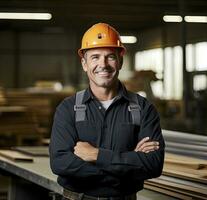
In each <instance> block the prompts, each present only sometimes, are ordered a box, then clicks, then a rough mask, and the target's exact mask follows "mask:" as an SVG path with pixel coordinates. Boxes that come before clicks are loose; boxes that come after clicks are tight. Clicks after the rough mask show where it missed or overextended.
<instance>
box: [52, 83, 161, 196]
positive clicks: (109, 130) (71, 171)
mask: <svg viewBox="0 0 207 200" xmlns="http://www.w3.org/2000/svg"><path fill="white" fill-rule="evenodd" d="M137 98H138V101H139V105H140V107H141V122H140V126H137V125H134V124H133V123H132V116H131V113H130V112H129V111H128V105H129V101H130V99H129V97H128V93H127V90H126V89H125V87H124V86H123V85H122V84H120V87H119V92H118V96H117V97H116V98H115V100H114V101H113V103H112V104H111V105H110V106H109V108H108V109H107V110H105V109H104V108H103V107H102V105H101V103H100V102H99V101H98V100H97V99H96V98H95V97H94V96H93V94H92V92H91V90H90V88H88V89H87V90H86V92H85V94H84V98H83V104H85V105H86V119H85V121H80V122H76V121H75V111H74V104H75V95H74V96H72V97H69V98H66V99H64V100H63V102H62V103H60V105H59V106H58V107H57V109H56V113H55V116H54V122H53V127H52V134H51V140H50V162H51V168H52V171H53V172H54V173H55V174H57V175H58V183H59V184H60V185H62V186H63V187H64V188H66V189H69V190H72V191H76V192H82V193H85V194H88V195H92V196H99V197H109V196H120V195H127V194H132V193H134V192H137V191H139V190H141V189H142V188H143V182H144V180H146V179H149V178H154V177H157V176H160V174H161V172H162V167H163V161H164V140H163V136H162V133H161V128H160V119H159V116H158V113H157V111H156V109H155V108H154V106H153V105H152V104H151V103H149V102H148V101H147V100H146V99H145V98H143V97H141V96H139V95H137ZM147 136H149V137H150V140H153V141H159V143H160V149H159V150H156V151H153V152H150V153H143V152H135V151H134V149H135V147H136V145H137V143H138V142H139V141H140V140H141V139H143V138H144V137H147ZM78 141H85V142H89V143H90V144H92V145H93V146H95V147H97V148H99V153H98V158H97V162H96V163H90V162H86V161H84V160H82V159H81V158H79V157H78V156H76V155H75V154H74V153H73V151H74V146H75V145H76V143H77V142H78Z"/></svg>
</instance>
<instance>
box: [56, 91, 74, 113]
mask: <svg viewBox="0 0 207 200" xmlns="http://www.w3.org/2000/svg"><path fill="white" fill-rule="evenodd" d="M74 103H75V94H73V95H72V96H69V97H66V98H64V99H63V100H62V101H61V102H60V103H59V105H58V106H57V109H60V110H62V109H71V108H73V106H74Z"/></svg>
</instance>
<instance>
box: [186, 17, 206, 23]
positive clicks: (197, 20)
mask: <svg viewBox="0 0 207 200" xmlns="http://www.w3.org/2000/svg"><path fill="white" fill-rule="evenodd" d="M184 19H185V21H186V22H193V23H207V16H185V18H184Z"/></svg>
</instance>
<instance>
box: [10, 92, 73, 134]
mask: <svg viewBox="0 0 207 200" xmlns="http://www.w3.org/2000/svg"><path fill="white" fill-rule="evenodd" d="M70 95H71V94H70V93H67V92H55V91H53V92H43V91H41V90H40V91H37V90H35V92H34V91H30V90H9V91H7V99H8V103H9V104H10V105H20V106H26V107H27V108H28V109H29V110H30V111H31V112H33V113H34V114H35V115H36V117H37V120H38V122H39V125H40V127H41V129H42V131H43V132H45V135H46V136H49V134H50V128H51V124H52V119H53V114H54V112H55V108H56V106H57V105H58V104H59V103H60V102H61V101H62V100H63V99H64V98H65V97H67V96H70Z"/></svg>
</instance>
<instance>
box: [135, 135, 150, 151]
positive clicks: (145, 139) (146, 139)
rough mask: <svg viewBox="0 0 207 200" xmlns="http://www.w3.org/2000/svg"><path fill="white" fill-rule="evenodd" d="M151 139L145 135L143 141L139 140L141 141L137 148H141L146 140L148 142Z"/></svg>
mask: <svg viewBox="0 0 207 200" xmlns="http://www.w3.org/2000/svg"><path fill="white" fill-rule="evenodd" d="M148 140H149V137H145V138H143V139H142V140H141V141H139V143H138V144H137V146H136V148H135V149H139V148H140V147H141V146H142V145H143V144H144V143H145V142H147V141H148Z"/></svg>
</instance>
